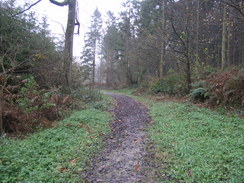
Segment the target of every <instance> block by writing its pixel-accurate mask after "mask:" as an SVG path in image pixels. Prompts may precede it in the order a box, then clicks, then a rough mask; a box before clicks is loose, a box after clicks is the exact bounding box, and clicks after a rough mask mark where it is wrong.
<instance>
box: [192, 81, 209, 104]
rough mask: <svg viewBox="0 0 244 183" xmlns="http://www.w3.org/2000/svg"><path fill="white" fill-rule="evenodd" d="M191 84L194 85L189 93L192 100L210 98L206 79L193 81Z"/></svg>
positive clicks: (201, 100) (202, 100)
mask: <svg viewBox="0 0 244 183" xmlns="http://www.w3.org/2000/svg"><path fill="white" fill-rule="evenodd" d="M191 86H192V87H193V89H192V90H191V91H190V95H189V97H190V98H191V100H193V101H200V102H204V101H205V100H206V99H208V98H209V92H208V90H207V86H206V82H205V81H203V80H200V81H198V82H196V83H193V84H192V85H191Z"/></svg>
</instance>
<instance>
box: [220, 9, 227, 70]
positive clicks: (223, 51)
mask: <svg viewBox="0 0 244 183" xmlns="http://www.w3.org/2000/svg"><path fill="white" fill-rule="evenodd" d="M226 14H227V5H226V4H224V12H223V25H222V43H221V69H224V68H225V67H226Z"/></svg>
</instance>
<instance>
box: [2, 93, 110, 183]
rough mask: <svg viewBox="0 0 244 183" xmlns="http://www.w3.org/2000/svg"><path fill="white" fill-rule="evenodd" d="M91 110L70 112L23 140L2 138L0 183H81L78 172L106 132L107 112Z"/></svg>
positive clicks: (106, 100)
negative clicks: (57, 121)
mask: <svg viewBox="0 0 244 183" xmlns="http://www.w3.org/2000/svg"><path fill="white" fill-rule="evenodd" d="M103 102H104V103H103V104H102V105H103V106H106V105H108V103H110V102H111V99H109V98H108V97H105V100H103ZM100 104H101V101H100ZM95 108H97V109H95ZM95 108H94V107H93V108H89V109H85V110H82V111H77V112H74V113H73V114H72V115H71V116H70V117H69V118H66V119H64V120H63V121H61V122H59V123H57V125H56V127H53V128H49V129H46V130H43V131H40V132H37V133H34V134H30V135H29V136H28V137H26V138H25V139H24V140H13V139H9V138H7V137H2V138H1V139H0V144H1V149H0V182H1V183H7V182H35V183H38V182H82V180H80V175H79V174H80V172H81V171H82V170H83V169H84V168H85V166H86V164H87V162H88V161H89V159H90V158H91V157H92V156H93V155H94V153H95V152H97V150H98V149H99V148H100V147H101V146H102V141H101V140H102V139H103V138H104V136H105V135H106V134H107V133H108V132H109V127H108V123H109V120H110V115H109V113H108V112H105V111H102V110H100V109H98V107H95Z"/></svg>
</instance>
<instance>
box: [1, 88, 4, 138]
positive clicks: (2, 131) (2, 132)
mask: <svg viewBox="0 0 244 183" xmlns="http://www.w3.org/2000/svg"><path fill="white" fill-rule="evenodd" d="M3 87H4V86H3V85H1V89H0V137H1V136H2V135H3V134H4V130H3Z"/></svg>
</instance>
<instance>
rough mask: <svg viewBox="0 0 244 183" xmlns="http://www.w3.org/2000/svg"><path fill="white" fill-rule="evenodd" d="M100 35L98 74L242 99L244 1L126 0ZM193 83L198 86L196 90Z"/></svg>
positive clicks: (113, 81) (120, 83) (168, 90)
mask: <svg viewBox="0 0 244 183" xmlns="http://www.w3.org/2000/svg"><path fill="white" fill-rule="evenodd" d="M123 6H124V10H123V11H122V12H121V13H120V16H119V18H118V17H115V16H114V15H113V13H112V12H109V13H108V16H109V19H108V20H107V26H106V31H105V34H104V36H103V38H102V41H101V55H102V56H101V58H102V62H101V65H100V67H99V69H98V75H99V77H98V80H99V81H101V82H105V83H106V84H107V85H108V86H111V87H115V88H116V87H118V88H119V87H124V86H128V85H133V84H138V85H140V86H141V87H142V88H145V89H146V88H147V89H148V88H151V91H152V92H153V93H165V94H169V95H186V94H189V93H191V94H190V96H191V97H192V98H193V99H199V100H205V99H206V98H211V100H212V101H213V102H220V103H222V102H223V103H235V102H237V103H238V101H239V104H240V105H241V103H242V102H243V98H241V96H243V89H244V88H243V70H242V68H243V56H244V51H243V50H244V47H243V44H244V40H243V39H244V37H243V36H244V32H243V27H244V25H243V23H244V21H243V17H244V16H243V11H244V9H243V1H235V0H230V1H221V0H219V1H208V0H202V1H201V0H193V1H192V0H179V1H166V0H162V1H160V0H144V1H127V2H126V3H124V4H123ZM192 89H194V90H192Z"/></svg>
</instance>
